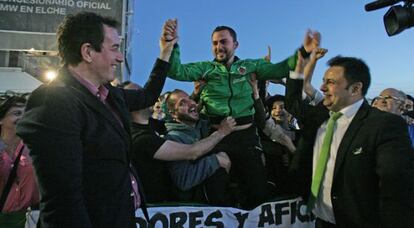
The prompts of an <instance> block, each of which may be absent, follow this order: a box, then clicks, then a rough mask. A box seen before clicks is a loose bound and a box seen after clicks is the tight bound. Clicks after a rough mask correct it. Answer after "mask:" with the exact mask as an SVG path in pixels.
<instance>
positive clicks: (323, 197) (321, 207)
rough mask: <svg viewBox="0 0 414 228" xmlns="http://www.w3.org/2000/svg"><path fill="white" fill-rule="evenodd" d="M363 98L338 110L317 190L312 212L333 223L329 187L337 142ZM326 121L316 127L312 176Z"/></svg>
mask: <svg viewBox="0 0 414 228" xmlns="http://www.w3.org/2000/svg"><path fill="white" fill-rule="evenodd" d="M363 101H364V99H361V100H359V101H357V102H355V103H353V104H352V105H349V106H347V107H345V108H343V109H341V110H340V112H341V113H342V114H343V115H342V116H341V117H340V118H339V119H338V120H337V121H336V123H335V126H334V133H333V137H332V143H331V148H330V154H329V158H328V162H327V164H326V169H325V174H324V176H323V179H322V184H321V187H320V190H319V195H318V197H317V199H316V202H315V208H314V209H313V213H314V214H315V215H316V217H318V218H320V219H322V220H324V221H327V222H330V223H334V224H335V217H334V213H333V208H332V202H331V188H332V180H333V173H334V169H335V161H336V154H337V151H338V148H339V144H340V143H341V141H342V138H343V137H344V135H345V132H346V130H347V129H348V127H349V124H350V123H351V121H352V119H353V118H354V116H355V114H356V113H357V111H358V110H359V108H360V107H361V105H362V103H363ZM327 123H328V121H325V122H324V123H323V124H322V125H321V126H320V127H319V129H318V132H317V135H316V139H315V145H314V146H313V173H312V176H314V175H315V169H316V163H317V161H318V159H319V156H320V153H321V148H322V142H323V138H324V137H325V132H326V125H327Z"/></svg>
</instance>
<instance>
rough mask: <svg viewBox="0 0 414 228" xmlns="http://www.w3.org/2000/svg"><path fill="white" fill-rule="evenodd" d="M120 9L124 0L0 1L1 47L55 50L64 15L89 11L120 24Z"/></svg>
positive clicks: (4, 48)
mask: <svg viewBox="0 0 414 228" xmlns="http://www.w3.org/2000/svg"><path fill="white" fill-rule="evenodd" d="M123 9H124V1H123V0H0V38H1V39H0V50H29V49H31V48H34V49H35V50H42V51H51V50H54V51H55V50H56V46H55V42H56V39H55V35H54V34H55V32H56V29H57V27H58V25H59V24H60V23H61V22H62V21H63V18H64V17H65V16H66V15H68V14H75V13H77V12H80V11H91V12H95V13H98V14H101V15H104V16H110V17H113V18H115V19H116V20H118V21H119V22H120V23H122V19H123V12H124V10H123ZM45 40H46V43H45Z"/></svg>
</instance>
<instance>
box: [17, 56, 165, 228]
mask: <svg viewBox="0 0 414 228" xmlns="http://www.w3.org/2000/svg"><path fill="white" fill-rule="evenodd" d="M168 67H169V64H168V63H166V62H163V61H161V60H157V62H156V64H155V66H154V69H153V71H152V73H151V76H150V79H149V81H148V83H147V84H146V86H145V87H144V89H142V90H138V91H133V90H122V89H119V88H115V87H112V86H110V85H106V87H107V88H108V89H109V94H108V97H107V99H106V101H107V103H108V104H109V106H110V107H111V109H112V110H113V111H114V112H115V113H116V114H117V115H118V117H119V119H117V118H115V116H114V113H113V112H112V111H111V110H110V108H108V106H106V105H105V104H103V103H102V102H101V101H99V100H98V99H97V97H95V96H94V95H93V94H92V93H91V92H90V91H89V90H87V88H86V87H84V86H83V85H82V84H80V83H79V82H78V81H77V80H76V79H75V78H74V77H72V76H71V75H70V73H69V72H68V70H67V69H65V68H63V69H62V70H61V71H60V73H59V76H58V78H57V79H56V80H55V81H54V82H52V83H51V84H49V85H43V86H41V87H39V88H38V89H36V90H35V91H34V92H33V93H32V95H31V97H30V99H29V102H28V104H27V107H26V113H25V116H24V117H23V119H22V120H21V122H20V123H19V125H18V127H17V134H18V135H19V136H20V137H21V138H22V139H23V140H24V142H25V143H26V144H27V145H28V147H29V148H30V151H31V156H32V158H33V165H34V167H35V172H36V176H37V180H38V183H39V188H40V194H41V202H40V218H39V223H38V226H39V227H71V228H72V227H136V225H135V221H134V217H135V211H134V207H133V200H132V196H131V192H132V187H131V180H130V173H131V172H133V170H131V167H130V146H131V138H130V137H131V136H130V130H129V126H130V118H129V110H138V109H142V108H145V107H149V106H151V105H153V104H154V103H155V101H156V100H157V98H158V96H159V94H160V92H161V90H162V87H163V85H164V82H165V76H166V72H167V70H168ZM120 121H121V122H122V124H121V123H120ZM141 198H143V197H141ZM144 206H145V205H144Z"/></svg>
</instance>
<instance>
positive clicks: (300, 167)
mask: <svg viewBox="0 0 414 228" xmlns="http://www.w3.org/2000/svg"><path fill="white" fill-rule="evenodd" d="M302 83H303V81H302V80H290V79H289V80H288V82H287V87H286V88H287V91H286V107H287V108H288V111H289V112H290V113H292V114H293V115H294V116H295V117H297V118H299V119H300V120H301V121H302V123H304V129H303V135H302V139H301V140H300V142H299V145H298V149H297V156H296V157H295V158H294V162H293V165H292V167H291V172H292V174H294V175H295V176H296V181H297V183H296V184H297V186H301V187H299V189H298V190H299V193H301V194H302V196H304V197H305V198H307V197H308V196H309V194H310V184H311V179H312V176H311V175H312V159H313V145H314V142H315V138H316V133H317V130H318V128H319V127H320V125H321V124H322V123H323V122H324V121H326V120H327V119H328V118H329V113H328V110H327V109H326V108H325V107H324V106H323V105H322V104H320V105H319V106H316V107H309V106H305V105H303V104H301V100H302V99H301V92H302ZM360 149H361V151H358V150H360ZM413 183H414V152H413V150H412V149H411V146H410V139H409V137H408V133H407V126H406V124H405V122H404V121H403V119H402V118H401V117H399V116H397V115H393V114H390V113H386V112H382V111H379V110H377V109H375V108H372V107H370V106H369V105H368V103H367V102H366V101H364V103H363V104H362V106H361V108H360V109H359V110H358V112H357V113H356V115H355V117H354V119H353V120H352V122H351V124H350V125H349V127H348V129H347V131H346V133H345V135H344V137H343V139H342V141H341V144H340V146H339V149H338V152H337V157H336V162H335V169H334V176H333V183H332V189H331V200H332V205H333V210H334V215H335V220H336V223H337V225H338V226H339V227H394V228H395V227H414V184H413ZM294 186H295V185H294Z"/></svg>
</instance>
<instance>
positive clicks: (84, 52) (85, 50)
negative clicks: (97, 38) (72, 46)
mask: <svg viewBox="0 0 414 228" xmlns="http://www.w3.org/2000/svg"><path fill="white" fill-rule="evenodd" d="M80 51H81V56H82V60H84V61H85V62H87V63H91V62H92V55H91V52H92V51H93V47H92V45H91V44H90V43H84V44H82V46H81V48H80Z"/></svg>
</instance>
